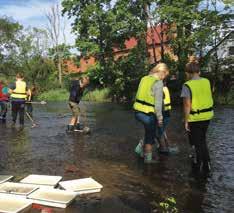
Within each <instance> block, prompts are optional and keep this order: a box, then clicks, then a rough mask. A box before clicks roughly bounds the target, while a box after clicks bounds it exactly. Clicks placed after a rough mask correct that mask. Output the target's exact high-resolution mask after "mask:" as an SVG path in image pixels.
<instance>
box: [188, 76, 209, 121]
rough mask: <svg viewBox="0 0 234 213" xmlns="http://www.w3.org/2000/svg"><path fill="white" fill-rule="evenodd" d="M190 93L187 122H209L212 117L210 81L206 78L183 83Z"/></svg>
mask: <svg viewBox="0 0 234 213" xmlns="http://www.w3.org/2000/svg"><path fill="white" fill-rule="evenodd" d="M185 85H187V86H188V88H189V89H190V91H191V98H192V103H191V110H190V114H189V119H188V121H189V122H196V121H205V120H210V119H211V118H213V116H214V112H213V98H212V93H211V87H210V81H209V80H208V79H206V78H201V79H199V80H190V81H187V82H186V83H185Z"/></svg>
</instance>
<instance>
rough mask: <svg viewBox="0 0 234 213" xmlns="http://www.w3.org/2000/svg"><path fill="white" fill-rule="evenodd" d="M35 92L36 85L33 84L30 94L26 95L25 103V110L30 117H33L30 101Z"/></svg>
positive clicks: (32, 99)
mask: <svg viewBox="0 0 234 213" xmlns="http://www.w3.org/2000/svg"><path fill="white" fill-rule="evenodd" d="M36 92H37V89H36V85H35V84H33V85H32V87H31V88H30V95H29V96H28V97H27V104H26V108H27V112H28V114H29V115H30V116H31V117H33V106H32V103H31V102H32V101H34V97H35V95H36Z"/></svg>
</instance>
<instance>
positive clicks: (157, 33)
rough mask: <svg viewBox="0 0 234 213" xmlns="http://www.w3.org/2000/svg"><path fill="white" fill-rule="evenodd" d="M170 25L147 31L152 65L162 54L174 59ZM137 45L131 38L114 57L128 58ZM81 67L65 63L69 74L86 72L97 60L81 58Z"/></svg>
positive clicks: (68, 61) (115, 52)
mask: <svg viewBox="0 0 234 213" xmlns="http://www.w3.org/2000/svg"><path fill="white" fill-rule="evenodd" d="M167 31H168V25H166V24H164V25H161V24H159V25H157V26H154V27H150V28H148V30H147V34H146V41H147V48H148V53H149V55H148V57H149V62H150V63H155V62H159V61H160V60H161V55H162V54H169V55H171V57H174V55H173V53H172V50H171V48H170V47H169V41H170V38H169V37H168V36H167V34H166V32H167ZM136 45H137V39H136V38H130V39H129V40H126V41H125V48H124V49H117V48H113V53H114V57H115V58H116V59H117V58H119V57H121V56H127V55H128V53H129V51H130V50H131V49H132V48H134V47H135V46H136ZM79 64H80V65H79V66H76V65H75V64H74V62H73V61H72V60H67V61H65V65H66V69H67V71H68V72H85V71H86V70H87V69H88V68H89V67H91V66H93V65H95V58H94V57H90V58H81V59H80V63H79Z"/></svg>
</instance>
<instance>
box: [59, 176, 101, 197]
mask: <svg viewBox="0 0 234 213" xmlns="http://www.w3.org/2000/svg"><path fill="white" fill-rule="evenodd" d="M59 186H60V187H62V188H63V189H65V190H67V191H72V192H76V193H77V194H87V193H94V192H100V191H101V189H102V188H103V186H102V185H101V184H100V183H98V182H97V181H95V180H94V179H93V178H83V179H76V180H69V181H62V182H60V183H59Z"/></svg>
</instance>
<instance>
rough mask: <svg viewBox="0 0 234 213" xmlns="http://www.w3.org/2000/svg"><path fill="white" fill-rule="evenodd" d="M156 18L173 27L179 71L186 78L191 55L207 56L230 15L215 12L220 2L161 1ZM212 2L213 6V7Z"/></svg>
mask: <svg viewBox="0 0 234 213" xmlns="http://www.w3.org/2000/svg"><path fill="white" fill-rule="evenodd" d="M155 2H156V6H155V7H154V8H155V9H154V11H153V13H154V16H155V17H158V18H159V19H162V20H164V22H165V23H167V24H168V25H169V26H170V28H169V29H170V30H169V32H168V35H169V37H171V38H172V39H171V41H170V45H171V47H172V49H173V52H174V54H175V55H176V56H177V58H178V61H177V71H178V72H179V76H180V79H183V77H184V67H185V64H186V63H187V60H188V56H189V55H190V54H196V55H199V56H200V57H201V58H202V57H204V56H205V54H206V52H207V51H206V49H207V47H208V46H210V45H212V42H213V41H214V38H215V35H216V33H217V31H216V30H215V28H216V29H218V28H220V27H221V25H222V23H223V22H224V20H225V19H227V16H226V15H224V14H222V13H221V12H220V11H217V10H215V7H216V4H217V1H208V0H207V1H204V0H194V1H190V0H178V1H177V0H173V1H171V0H160V1H155ZM210 2H211V3H212V4H210Z"/></svg>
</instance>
